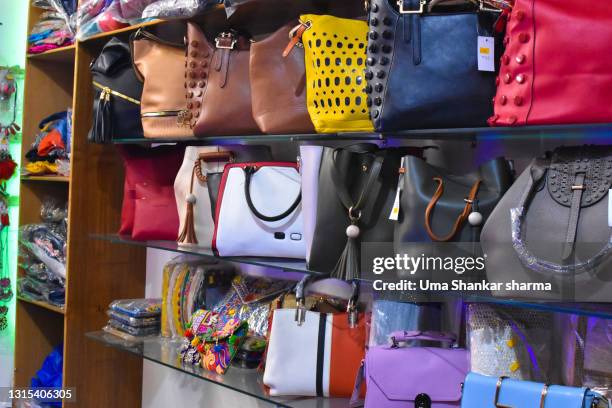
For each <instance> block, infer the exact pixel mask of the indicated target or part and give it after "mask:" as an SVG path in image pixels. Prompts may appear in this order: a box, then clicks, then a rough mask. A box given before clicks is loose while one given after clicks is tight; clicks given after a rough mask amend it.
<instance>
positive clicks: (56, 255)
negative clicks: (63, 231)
mask: <svg viewBox="0 0 612 408" xmlns="http://www.w3.org/2000/svg"><path fill="white" fill-rule="evenodd" d="M50 225H51V224H29V225H23V226H21V227H20V228H19V232H20V233H19V243H20V244H21V245H22V246H23V247H24V248H26V249H27V250H28V251H29V252H30V253H31V254H32V255H33V256H34V257H35V258H36V259H38V260H39V261H40V262H42V263H44V264H45V266H46V267H47V268H48V269H49V270H50V271H51V272H52V273H53V274H55V275H56V276H57V277H58V278H60V279H66V238H65V236H62V235H60V234H58V233H56V232H54V231H53V230H52V229H51V228H50Z"/></svg>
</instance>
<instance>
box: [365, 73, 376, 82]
mask: <svg viewBox="0 0 612 408" xmlns="http://www.w3.org/2000/svg"><path fill="white" fill-rule="evenodd" d="M365 78H366V79H367V80H370V79H372V78H374V73H373V72H372V71H366V72H365Z"/></svg>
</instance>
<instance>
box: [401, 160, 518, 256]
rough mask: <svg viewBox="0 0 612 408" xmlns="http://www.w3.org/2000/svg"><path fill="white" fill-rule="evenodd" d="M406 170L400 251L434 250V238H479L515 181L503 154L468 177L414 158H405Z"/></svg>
mask: <svg viewBox="0 0 612 408" xmlns="http://www.w3.org/2000/svg"><path fill="white" fill-rule="evenodd" d="M404 169H405V172H404V174H403V176H402V180H401V183H402V186H401V194H400V211H399V220H398V223H397V224H396V229H395V234H396V235H395V245H396V250H397V251H398V253H400V252H401V253H410V254H417V255H421V254H426V255H427V253H429V252H431V251H432V250H435V248H434V246H432V245H431V243H432V242H434V243H437V242H468V243H471V242H478V241H479V237H480V231H481V228H482V226H483V225H484V221H485V220H486V219H487V218H488V216H489V214H491V212H492V211H493V209H494V208H495V205H496V204H497V202H498V201H499V200H500V199H501V198H502V196H503V194H504V193H505V192H506V190H507V189H508V188H509V187H510V185H511V184H512V180H513V174H512V170H511V167H510V165H509V163H508V161H507V160H506V159H504V158H501V157H500V158H496V159H493V160H490V161H488V162H486V163H484V164H482V165H481V166H480V167H479V168H478V169H477V170H476V171H474V172H472V173H468V174H463V175H453V174H450V173H449V172H448V171H447V170H445V169H442V168H439V167H435V166H432V165H430V164H428V163H426V162H425V161H423V160H421V159H419V158H416V157H411V156H407V157H405V158H404ZM418 243H423V245H419V244H418Z"/></svg>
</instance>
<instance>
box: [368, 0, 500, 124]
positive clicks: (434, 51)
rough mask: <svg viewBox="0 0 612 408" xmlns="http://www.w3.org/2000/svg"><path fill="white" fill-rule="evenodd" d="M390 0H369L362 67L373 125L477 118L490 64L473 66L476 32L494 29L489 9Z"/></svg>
mask: <svg viewBox="0 0 612 408" xmlns="http://www.w3.org/2000/svg"><path fill="white" fill-rule="evenodd" d="M395 1H396V0H371V4H370V9H369V27H370V31H369V33H368V50H367V57H368V58H367V60H366V63H367V70H366V74H365V75H366V80H367V87H366V92H367V93H368V96H369V97H368V99H367V103H368V104H369V105H370V112H371V116H372V120H373V123H374V127H375V129H376V130H377V131H379V132H380V131H392V130H403V129H422V128H448V127H473V126H485V125H486V120H487V118H488V117H489V116H490V115H491V112H492V105H491V100H492V97H493V95H494V94H495V72H484V71H479V70H478V52H479V47H478V37H479V36H485V37H489V38H491V37H494V36H493V33H492V30H493V24H494V22H495V19H496V18H497V14H496V13H492V12H484V11H479V10H475V6H473V5H469V2H466V4H468V5H461V4H459V5H453V6H449V7H444V8H443V10H444V11H443V12H438V11H436V10H437V8H436V7H433V8H430V7H429V3H430V0H399V1H397V4H392V3H391V2H395ZM453 3H454V2H453ZM492 41H493V42H495V41H496V40H492ZM495 48H496V49H499V48H500V47H495ZM481 52H482V51H481ZM489 52H493V50H491V49H489ZM493 61H497V58H494V57H493Z"/></svg>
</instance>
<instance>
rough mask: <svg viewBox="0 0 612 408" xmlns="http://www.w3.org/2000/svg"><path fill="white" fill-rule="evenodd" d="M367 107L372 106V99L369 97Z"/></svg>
mask: <svg viewBox="0 0 612 408" xmlns="http://www.w3.org/2000/svg"><path fill="white" fill-rule="evenodd" d="M366 105H367V106H368V107H370V106H372V98H370V97H369V96H368V97H367V98H366Z"/></svg>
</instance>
